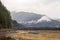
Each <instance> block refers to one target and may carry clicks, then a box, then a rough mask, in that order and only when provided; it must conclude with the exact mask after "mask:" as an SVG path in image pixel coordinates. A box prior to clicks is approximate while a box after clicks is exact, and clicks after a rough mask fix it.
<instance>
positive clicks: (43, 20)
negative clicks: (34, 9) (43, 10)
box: [11, 12, 60, 28]
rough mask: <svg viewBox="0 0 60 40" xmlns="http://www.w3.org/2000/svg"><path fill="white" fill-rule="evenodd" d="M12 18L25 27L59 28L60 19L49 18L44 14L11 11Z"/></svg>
mask: <svg viewBox="0 0 60 40" xmlns="http://www.w3.org/2000/svg"><path fill="white" fill-rule="evenodd" d="M11 15H12V19H14V20H16V21H17V22H19V23H21V24H23V25H25V26H26V27H42V26H43V27H52V28H54V27H55V28H60V19H57V20H56V19H51V18H49V17H48V16H46V15H40V14H35V13H30V12H12V14H11Z"/></svg>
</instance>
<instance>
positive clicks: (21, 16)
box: [11, 12, 44, 23]
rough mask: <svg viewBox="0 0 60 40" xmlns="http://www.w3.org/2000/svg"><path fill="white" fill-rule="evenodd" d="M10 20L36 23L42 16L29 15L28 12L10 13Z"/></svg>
mask: <svg viewBox="0 0 60 40" xmlns="http://www.w3.org/2000/svg"><path fill="white" fill-rule="evenodd" d="M11 16H12V19H14V20H17V22H19V23H21V22H29V21H33V20H35V21H37V20H38V19H40V18H41V17H42V16H44V15H40V14H35V13H29V12H12V13H11Z"/></svg>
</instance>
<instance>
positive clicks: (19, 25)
mask: <svg viewBox="0 0 60 40" xmlns="http://www.w3.org/2000/svg"><path fill="white" fill-rule="evenodd" d="M24 27H25V26H24V25H22V24H20V23H18V22H17V21H16V20H12V29H23V28H24Z"/></svg>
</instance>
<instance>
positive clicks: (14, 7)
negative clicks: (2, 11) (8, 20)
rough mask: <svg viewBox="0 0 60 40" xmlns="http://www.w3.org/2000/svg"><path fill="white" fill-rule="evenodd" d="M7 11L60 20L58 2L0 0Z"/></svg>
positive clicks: (45, 0) (44, 0) (59, 3)
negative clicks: (43, 15)
mask: <svg viewBox="0 0 60 40" xmlns="http://www.w3.org/2000/svg"><path fill="white" fill-rule="evenodd" d="M1 1H2V3H3V4H4V5H5V6H6V8H7V9H8V10H9V11H26V12H35V13H38V14H45V15H47V16H49V17H51V18H54V19H59V18H60V0H1Z"/></svg>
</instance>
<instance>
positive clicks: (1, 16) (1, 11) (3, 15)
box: [0, 1, 11, 29]
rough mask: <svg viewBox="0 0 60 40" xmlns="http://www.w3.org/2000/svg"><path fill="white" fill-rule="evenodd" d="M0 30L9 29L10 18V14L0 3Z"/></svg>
mask: <svg viewBox="0 0 60 40" xmlns="http://www.w3.org/2000/svg"><path fill="white" fill-rule="evenodd" d="M1 28H11V16H10V12H9V11H8V10H7V9H6V8H5V7H4V5H3V4H2V3H1V1H0V29H1Z"/></svg>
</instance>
